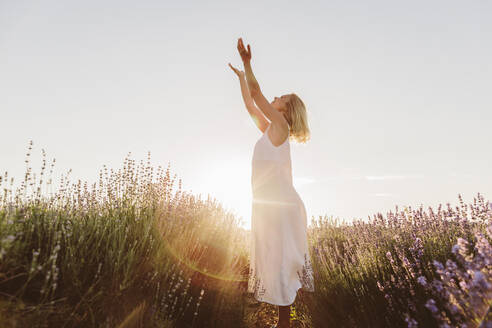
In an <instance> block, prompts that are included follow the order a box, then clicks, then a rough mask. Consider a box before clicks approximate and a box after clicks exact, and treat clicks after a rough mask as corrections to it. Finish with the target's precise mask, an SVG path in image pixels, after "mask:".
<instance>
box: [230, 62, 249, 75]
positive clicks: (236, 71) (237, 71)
mask: <svg viewBox="0 0 492 328" xmlns="http://www.w3.org/2000/svg"><path fill="white" fill-rule="evenodd" d="M229 67H230V68H231V69H232V70H233V71H234V73H236V75H237V77H238V78H240V79H244V78H245V76H244V72H243V71H241V70H238V69H237V68H235V67H234V66H232V65H231V63H229Z"/></svg>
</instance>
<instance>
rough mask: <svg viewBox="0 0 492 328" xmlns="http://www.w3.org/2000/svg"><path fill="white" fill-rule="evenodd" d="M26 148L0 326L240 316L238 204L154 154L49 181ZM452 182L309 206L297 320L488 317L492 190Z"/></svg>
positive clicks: (245, 257) (437, 321) (11, 207)
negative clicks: (229, 204)
mask: <svg viewBox="0 0 492 328" xmlns="http://www.w3.org/2000/svg"><path fill="white" fill-rule="evenodd" d="M31 150H32V144H30V145H29V149H28V153H27V156H26V157H27V158H26V165H27V166H26V167H27V168H26V174H25V176H24V177H23V180H22V181H21V184H20V187H18V188H15V190H14V188H13V180H12V177H9V176H8V173H5V174H4V175H2V176H0V187H1V189H0V191H1V199H0V326H1V327H141V326H142V327H240V325H241V323H242V321H243V315H244V313H245V312H244V310H245V308H244V307H245V304H244V302H243V300H244V296H245V288H246V286H247V278H248V277H247V273H248V269H249V242H250V239H249V233H248V232H247V231H245V230H243V229H242V228H240V222H239V220H238V219H237V218H236V217H235V216H234V215H232V214H231V213H229V212H227V211H225V210H224V209H223V207H222V206H221V205H220V204H219V203H218V202H217V201H216V200H215V199H210V198H208V199H206V200H202V199H201V198H200V197H196V196H194V195H191V194H188V193H186V192H183V191H182V188H181V179H179V180H178V181H176V175H174V176H173V177H171V173H170V168H169V166H168V168H167V169H165V170H164V169H163V168H162V167H160V166H159V167H157V169H155V168H154V167H153V166H152V165H151V162H150V154H149V155H148V157H147V161H146V162H144V161H140V163H139V164H138V165H137V163H136V162H135V160H133V159H131V158H130V156H128V157H127V158H125V160H124V163H123V166H122V168H120V169H118V170H113V169H108V168H107V167H103V169H102V170H101V171H100V174H99V180H98V181H97V182H96V183H93V184H89V183H87V182H82V181H80V180H79V181H77V182H71V181H70V180H69V179H68V175H67V176H63V177H62V179H61V180H60V183H59V185H58V186H57V187H56V188H54V185H53V182H52V180H51V176H52V173H53V169H54V163H55V161H54V160H53V161H52V162H51V164H50V167H49V172H47V171H48V170H47V164H46V158H45V157H46V155H45V153H44V151H43V153H42V155H43V162H42V163H43V164H42V167H41V171H40V172H39V173H38V174H36V175H35V174H34V173H33V172H32V169H31V168H30V167H29V158H30V156H31V154H30V153H31ZM176 182H178V188H177V190H175V188H174V187H175V183H176ZM458 196H459V197H458V198H459V202H460V204H459V206H455V207H454V208H453V207H451V205H450V204H446V205H447V206H446V207H445V208H444V207H443V206H441V205H440V206H439V207H438V208H437V209H436V210H435V209H432V208H429V209H428V210H427V211H424V209H423V208H419V209H412V208H411V207H405V208H404V209H403V210H401V209H399V208H398V207H397V208H395V211H394V212H390V213H388V214H387V215H386V216H383V215H382V214H380V213H378V214H376V215H374V216H372V218H371V219H370V220H368V221H367V222H363V221H355V222H353V224H348V223H346V222H340V220H338V219H337V220H334V219H333V218H331V217H330V218H328V217H326V216H325V217H319V218H318V219H315V220H313V224H312V225H311V226H310V227H309V229H308V230H309V231H308V238H309V248H310V254H311V258H312V263H313V269H314V278H315V292H314V293H312V294H311V293H303V292H301V293H299V294H298V296H297V297H296V301H295V303H294V306H293V307H292V313H291V318H292V321H293V327H306V326H313V327H417V326H418V327H446V325H448V326H449V327H465V326H464V325H465V324H466V327H487V326H486V324H487V323H488V324H490V323H491V321H492V319H491V314H490V312H489V313H488V314H487V311H488V310H490V306H491V300H492V283H491V271H492V267H491V261H492V250H491V248H490V241H491V239H492V225H491V218H492V204H491V203H489V202H488V201H485V199H484V198H483V196H482V195H480V194H478V195H477V197H476V198H474V202H473V204H464V203H463V201H462V198H461V195H458ZM303 318H308V319H303Z"/></svg>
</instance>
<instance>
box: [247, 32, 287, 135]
mask: <svg viewBox="0 0 492 328" xmlns="http://www.w3.org/2000/svg"><path fill="white" fill-rule="evenodd" d="M237 48H238V50H239V54H240V55H241V59H242V60H243V64H244V71H245V72H246V73H245V75H246V81H247V82H248V88H249V91H250V93H251V97H252V98H253V100H254V101H255V103H256V105H258V107H259V108H260V110H261V111H262V112H263V114H265V116H266V117H267V118H268V119H269V120H270V121H271V122H272V123H275V124H276V125H278V126H280V125H285V126H288V123H287V120H286V119H285V117H284V115H283V114H282V113H281V112H279V111H278V110H276V109H275V108H274V107H273V106H272V105H271V104H270V102H268V100H267V99H266V98H265V96H264V95H263V93H262V92H261V89H260V84H259V83H258V81H257V80H256V78H255V76H254V74H253V70H252V68H251V48H250V46H249V44H248V50H246V49H244V45H243V40H242V39H241V38H239V40H238V45H237Z"/></svg>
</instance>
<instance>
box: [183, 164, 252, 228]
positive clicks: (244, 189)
mask: <svg viewBox="0 0 492 328" xmlns="http://www.w3.org/2000/svg"><path fill="white" fill-rule="evenodd" d="M189 185H191V186H192V187H191V189H192V194H194V195H198V194H200V195H201V198H202V199H207V197H208V196H210V197H211V198H215V199H216V200H217V202H218V203H220V204H221V205H222V206H223V207H224V209H225V210H227V211H228V212H231V213H232V214H234V215H235V216H236V217H238V218H241V220H242V227H243V228H246V229H249V228H250V221H251V206H252V203H251V202H252V191H251V162H250V161H248V160H245V159H244V158H238V157H235V156H229V157H227V158H224V157H222V158H217V159H214V160H208V159H207V161H206V164H204V165H200V171H199V174H197V176H196V178H195V179H194V180H193V181H192V182H191V183H189Z"/></svg>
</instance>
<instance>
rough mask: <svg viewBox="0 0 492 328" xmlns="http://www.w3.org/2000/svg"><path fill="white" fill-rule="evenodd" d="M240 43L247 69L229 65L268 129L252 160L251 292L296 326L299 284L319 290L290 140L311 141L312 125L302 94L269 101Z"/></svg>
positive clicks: (252, 112)
mask: <svg viewBox="0 0 492 328" xmlns="http://www.w3.org/2000/svg"><path fill="white" fill-rule="evenodd" d="M237 48H238V50H239V54H240V55H241V59H242V61H243V64H244V70H245V71H246V73H244V72H243V71H240V70H238V69H236V68H234V67H233V66H232V65H231V64H230V63H229V66H230V67H231V69H232V70H233V71H234V72H235V73H236V74H237V76H238V77H239V82H240V84H241V92H242V95H243V100H244V103H245V104H246V108H247V109H248V111H249V113H250V115H251V116H252V117H253V120H254V122H255V123H256V125H257V126H258V128H259V129H260V130H261V132H263V135H262V137H261V138H260V139H259V140H258V141H257V142H256V144H255V148H254V152H253V160H252V176H251V185H252V190H253V206H252V217H251V245H250V251H251V253H250V268H249V276H248V292H249V293H253V294H254V297H255V298H256V299H257V300H258V301H261V302H266V303H270V304H274V305H278V306H279V310H278V311H279V317H278V322H277V326H274V327H278V328H285V327H290V305H291V304H292V303H293V302H294V300H295V297H296V295H297V290H298V289H299V288H301V287H302V288H303V290H305V291H310V292H314V282H313V276H312V267H311V261H310V256H309V252H308V243H307V215H306V209H305V207H304V203H303V201H302V200H301V198H300V197H299V194H298V193H297V191H296V190H295V188H294V186H293V185H292V166H291V157H290V144H289V141H290V140H296V141H298V142H302V143H305V142H306V141H307V140H308V139H309V137H310V131H309V128H308V126H307V114H306V108H305V106H304V103H303V102H302V101H301V99H300V98H299V97H298V96H297V95H296V94H295V93H291V94H286V95H283V96H281V97H275V98H274V100H273V101H272V102H271V103H270V102H268V101H267V99H266V98H265V97H264V96H263V94H262V92H261V90H260V86H259V84H258V82H257V81H256V79H255V77H254V75H253V71H252V70H251V63H250V61H251V49H250V46H249V44H248V50H246V49H245V48H244V45H243V41H242V39H241V38H239V40H238V45H237ZM255 103H256V105H257V106H258V107H259V108H258V107H256V105H255Z"/></svg>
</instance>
